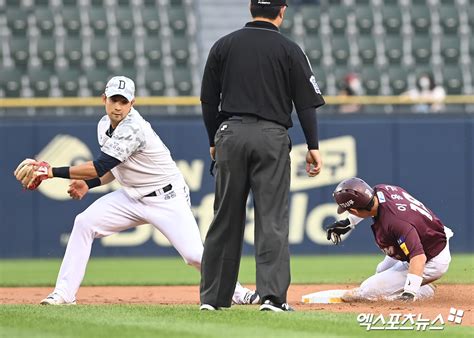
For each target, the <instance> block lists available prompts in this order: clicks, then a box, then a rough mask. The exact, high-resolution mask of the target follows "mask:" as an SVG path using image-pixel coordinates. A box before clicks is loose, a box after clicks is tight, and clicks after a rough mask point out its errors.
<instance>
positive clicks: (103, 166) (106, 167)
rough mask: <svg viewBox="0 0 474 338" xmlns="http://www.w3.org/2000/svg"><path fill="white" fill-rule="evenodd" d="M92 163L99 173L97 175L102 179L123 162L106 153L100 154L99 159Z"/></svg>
mask: <svg viewBox="0 0 474 338" xmlns="http://www.w3.org/2000/svg"><path fill="white" fill-rule="evenodd" d="M92 163H93V164H94V167H95V170H96V171H97V175H98V176H99V177H102V176H104V175H105V174H106V173H107V172H109V171H110V169H112V168H114V167H116V166H117V165H119V164H120V163H121V162H120V161H119V160H118V159H116V158H115V157H112V156H109V155H107V154H106V153H104V152H100V155H99V157H98V158H97V159H95V160H94V161H93V162H92ZM86 183H87V181H86ZM88 185H89V184H88ZM99 185H100V184H99ZM89 188H90V186H89Z"/></svg>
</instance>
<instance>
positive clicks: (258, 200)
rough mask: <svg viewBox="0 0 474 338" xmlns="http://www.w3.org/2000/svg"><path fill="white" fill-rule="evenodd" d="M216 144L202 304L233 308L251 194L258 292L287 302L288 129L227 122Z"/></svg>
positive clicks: (250, 119)
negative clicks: (213, 199)
mask: <svg viewBox="0 0 474 338" xmlns="http://www.w3.org/2000/svg"><path fill="white" fill-rule="evenodd" d="M215 144H216V191H215V201H214V220H213V221H212V224H211V226H210V228H209V232H208V233H207V236H206V240H205V242H204V254H203V259H202V265H201V304H211V305H213V306H217V307H230V305H231V302H232V295H233V292H234V288H235V283H236V281H237V277H238V273H239V266H240V257H241V254H242V241H243V235H244V228H245V223H246V217H245V211H246V203H247V198H248V194H249V190H250V189H252V193H253V198H254V207H255V260H256V264H257V291H258V293H259V295H260V297H261V299H263V300H265V299H267V298H270V299H272V301H274V302H278V303H285V302H286V293H287V290H288V287H289V285H290V257H289V250H288V228H289V224H288V194H289V187H290V156H289V151H290V140H289V138H288V133H287V130H286V128H284V127H283V126H281V125H279V124H277V123H274V122H270V121H266V120H261V119H258V118H256V117H254V116H243V117H242V118H240V117H239V118H231V119H230V120H227V121H225V122H223V123H222V124H221V126H220V127H219V129H218V131H217V133H216V136H215Z"/></svg>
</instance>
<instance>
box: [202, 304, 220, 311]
mask: <svg viewBox="0 0 474 338" xmlns="http://www.w3.org/2000/svg"><path fill="white" fill-rule="evenodd" d="M199 310H201V311H217V310H219V308H218V307H217V306H214V305H211V304H201V306H200V307H199Z"/></svg>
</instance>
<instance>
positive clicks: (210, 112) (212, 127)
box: [201, 102, 224, 147]
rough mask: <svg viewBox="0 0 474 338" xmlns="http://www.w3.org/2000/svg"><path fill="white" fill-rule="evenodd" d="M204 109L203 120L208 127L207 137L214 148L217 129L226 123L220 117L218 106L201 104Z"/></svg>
mask: <svg viewBox="0 0 474 338" xmlns="http://www.w3.org/2000/svg"><path fill="white" fill-rule="evenodd" d="M201 107H202V118H203V120H204V125H205V126H206V130H207V136H208V137H209V145H210V146H211V147H214V136H215V135H216V131H217V128H218V127H219V125H220V124H221V123H222V122H223V121H224V117H223V116H219V113H218V109H217V107H216V106H214V105H211V104H208V103H204V102H203V103H201Z"/></svg>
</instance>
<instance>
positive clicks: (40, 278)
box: [0, 254, 474, 286]
mask: <svg viewBox="0 0 474 338" xmlns="http://www.w3.org/2000/svg"><path fill="white" fill-rule="evenodd" d="M382 258H383V256H382V255H372V256H368V255H351V256H294V257H292V260H291V271H292V283H295V284H297V283H299V284H301V283H314V284H322V283H359V282H361V281H363V280H364V279H365V278H367V277H369V276H370V275H372V274H373V273H374V270H375V267H376V265H377V263H378V262H379V261H380V260H381V259H382ZM60 264H61V260H60V259H9V260H0V286H53V285H54V283H55V281H56V276H57V273H58V271H59V267H60ZM239 280H240V281H241V282H242V283H247V284H248V283H254V282H255V263H254V259H253V257H244V258H243V259H242V264H241V269H240V276H239ZM440 282H442V283H474V255H472V254H471V255H469V254H457V255H454V256H453V259H452V262H451V266H450V268H449V271H448V273H447V274H446V275H445V276H444V277H443V278H442V279H441V281H440ZM198 283H199V273H198V272H197V271H196V270H195V269H193V268H191V267H189V266H187V265H186V264H184V262H183V261H182V259H181V258H93V259H91V261H90V262H89V265H88V269H87V273H86V277H85V279H84V282H83V284H82V285H177V284H179V285H195V284H198Z"/></svg>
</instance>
